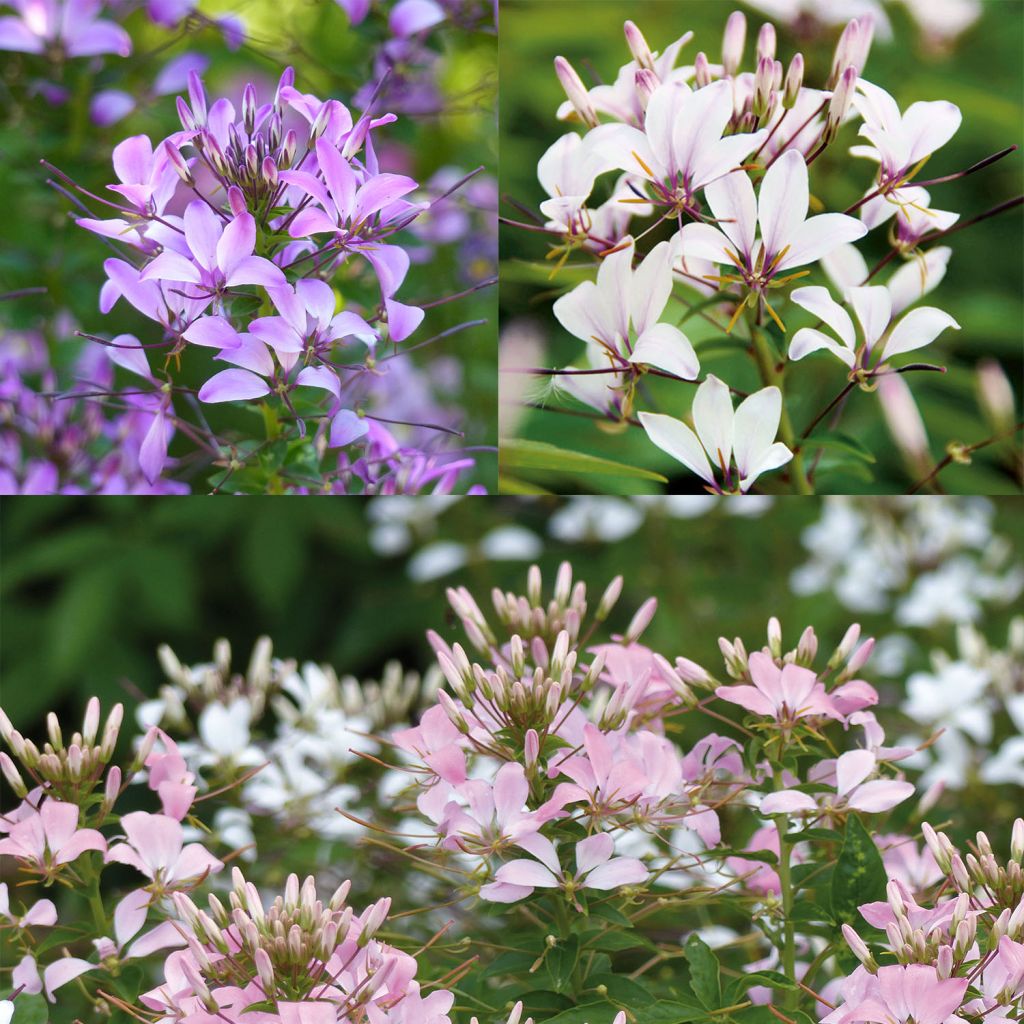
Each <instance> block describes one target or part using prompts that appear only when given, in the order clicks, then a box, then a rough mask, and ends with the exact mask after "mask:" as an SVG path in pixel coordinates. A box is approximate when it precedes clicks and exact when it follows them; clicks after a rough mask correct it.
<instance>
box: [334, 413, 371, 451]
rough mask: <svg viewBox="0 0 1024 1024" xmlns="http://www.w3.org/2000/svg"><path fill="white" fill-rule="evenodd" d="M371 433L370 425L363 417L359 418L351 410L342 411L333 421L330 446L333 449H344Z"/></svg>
mask: <svg viewBox="0 0 1024 1024" xmlns="http://www.w3.org/2000/svg"><path fill="white" fill-rule="evenodd" d="M369 431H370V425H369V423H367V421H366V420H365V419H364V418H363V417H362V416H358V415H357V414H356V413H354V412H353V411H352V410H351V409H342V410H341V411H340V412H338V413H337V414H336V415H335V417H334V419H332V420H331V437H330V441H329V442H328V444H329V446H330V447H331V448H343V447H344V446H345V445H347V444H352V442H353V441H358V440H359V438H361V437H365V436H366V435H367V434H368V433H369Z"/></svg>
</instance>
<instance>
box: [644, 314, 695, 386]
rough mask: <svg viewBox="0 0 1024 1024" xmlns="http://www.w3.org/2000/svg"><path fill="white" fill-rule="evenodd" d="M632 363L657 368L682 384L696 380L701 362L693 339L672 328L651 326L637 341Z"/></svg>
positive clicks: (666, 325) (657, 325)
mask: <svg viewBox="0 0 1024 1024" xmlns="http://www.w3.org/2000/svg"><path fill="white" fill-rule="evenodd" d="M629 361H630V362H631V363H640V364H644V365H646V366H655V367H657V368H658V369H659V370H665V371H666V372H667V373H674V374H675V375H676V376H677V377H682V379H683V380H696V379H697V376H698V375H699V374H700V362H699V361H698V360H697V353H696V352H694V350H693V345H692V344H690V339H689V338H687V336H686V335H685V334H683V332H682V331H681V330H679V328H678V327H673V326H672V325H671V324H652V325H651V326H650V327H648V328H647V330H646V331H644V332H643V334H641V335H640V337H639V338H638V339H637V342H636V345H635V346H634V347H633V354H632V355H631V356H630V357H629Z"/></svg>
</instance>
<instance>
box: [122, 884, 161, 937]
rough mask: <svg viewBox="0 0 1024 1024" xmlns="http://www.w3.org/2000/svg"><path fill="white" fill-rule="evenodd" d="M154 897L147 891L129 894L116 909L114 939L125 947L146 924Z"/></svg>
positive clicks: (136, 890) (134, 891) (140, 890)
mask: <svg viewBox="0 0 1024 1024" xmlns="http://www.w3.org/2000/svg"><path fill="white" fill-rule="evenodd" d="M151 899H152V897H151V896H150V894H149V893H148V892H146V890H145V889H135V890H133V891H132V892H130V893H128V895H127V896H125V897H124V899H122V900H121V901H120V902H119V903H118V904H117V906H116V907H115V908H114V937H115V938H116V939H117V945H118V948H120V947H121V946H123V945H124V944H125V943H126V942H127V941H128V940H129V939H130V938H132V936H133V935H137V934H138V931H139V929H140V928H141V927H142V926H143V925H144V924H145V923H146V917H147V915H148V914H149V904H150V901H151Z"/></svg>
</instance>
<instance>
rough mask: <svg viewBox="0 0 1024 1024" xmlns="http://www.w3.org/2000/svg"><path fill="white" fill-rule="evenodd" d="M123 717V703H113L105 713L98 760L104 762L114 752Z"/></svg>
mask: <svg viewBox="0 0 1024 1024" xmlns="http://www.w3.org/2000/svg"><path fill="white" fill-rule="evenodd" d="M123 718H124V705H123V704H120V703H118V704H115V705H114V706H113V707H112V708H111V709H110V714H109V715H107V724H106V725H105V726H104V727H103V742H102V743H101V744H100V760H102V761H103V762H104V763H106V762H107V761H109V760H110V758H111V757H112V756H113V754H114V747H115V745H116V744H117V737H118V734H119V733H120V731H121V721H122V719H123Z"/></svg>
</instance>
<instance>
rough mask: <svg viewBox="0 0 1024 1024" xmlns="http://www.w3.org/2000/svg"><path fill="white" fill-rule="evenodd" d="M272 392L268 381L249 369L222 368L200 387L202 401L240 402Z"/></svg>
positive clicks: (200, 399)
mask: <svg viewBox="0 0 1024 1024" xmlns="http://www.w3.org/2000/svg"><path fill="white" fill-rule="evenodd" d="M269 394H270V388H269V387H268V386H267V382H266V381H265V380H263V379H262V378H261V377H257V376H256V374H254V373H250V372H249V371H248V370H221V371H220V373H215V374H214V375H213V376H212V377H211V378H210V379H209V380H208V381H207V382H206V383H205V384H204V385H203V386H202V387H201V388H200V389H199V401H200V402H240V401H246V400H248V399H251V398H262V397H263V396H264V395H269Z"/></svg>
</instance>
